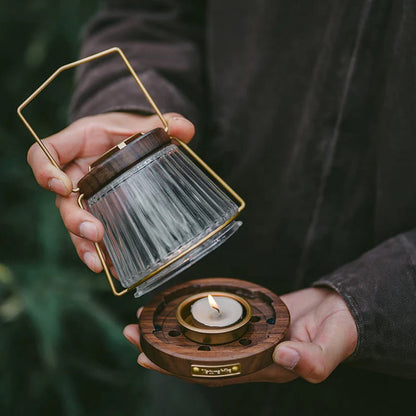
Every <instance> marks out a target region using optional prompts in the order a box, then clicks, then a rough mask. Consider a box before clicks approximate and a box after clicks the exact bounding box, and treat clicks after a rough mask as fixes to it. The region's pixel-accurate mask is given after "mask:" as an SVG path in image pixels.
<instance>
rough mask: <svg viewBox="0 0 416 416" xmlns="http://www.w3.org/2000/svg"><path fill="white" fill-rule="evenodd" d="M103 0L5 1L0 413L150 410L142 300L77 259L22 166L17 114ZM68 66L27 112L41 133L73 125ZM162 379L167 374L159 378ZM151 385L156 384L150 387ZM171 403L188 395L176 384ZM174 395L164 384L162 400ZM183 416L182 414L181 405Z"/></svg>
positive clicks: (69, 51) (49, 200) (73, 47)
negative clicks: (119, 293) (127, 329)
mask: <svg viewBox="0 0 416 416" xmlns="http://www.w3.org/2000/svg"><path fill="white" fill-rule="evenodd" d="M98 5H99V2H98V1H95V0H94V1H91V0H88V1H85V0H84V1H81V0H71V1H65V0H53V1H52V0H48V1H47V0H36V1H28V0H24V1H21V2H5V1H3V2H0V19H1V26H0V39H1V40H0V42H1V55H2V56H1V62H2V63H1V67H0V71H1V102H0V106H1V110H0V117H1V119H0V137H1V148H0V181H1V186H0V210H1V212H0V235H1V238H0V244H1V247H0V414H1V415H4V416H6V415H24V414H30V415H84V414H89V415H121V414H149V413H150V414H155V413H157V406H158V400H159V397H160V396H159V397H157V395H155V391H159V388H158V387H157V385H158V383H161V382H163V379H162V378H161V376H159V375H156V374H152V373H150V372H149V371H147V370H144V369H142V368H141V367H139V366H138V365H137V364H136V358H137V351H136V350H135V348H133V347H132V346H131V345H130V344H129V343H128V342H127V341H126V340H125V339H124V337H123V336H122V329H123V326H124V325H125V324H127V323H128V322H132V321H134V318H135V311H136V309H137V307H138V306H139V304H140V303H141V304H142V303H143V301H140V302H138V301H137V300H135V299H134V298H133V297H132V296H131V295H130V296H127V297H124V298H122V299H117V298H115V297H114V296H113V295H111V293H110V291H109V289H108V287H107V284H106V282H105V278H104V277H103V275H99V276H96V275H94V274H93V273H92V272H89V271H88V269H87V268H86V267H85V266H84V265H83V264H82V263H81V262H80V261H79V259H78V258H77V256H76V254H75V250H74V249H73V247H72V245H71V242H70V239H69V236H68V234H67V232H66V230H65V228H64V226H63V224H62V221H61V219H60V217H59V215H58V212H57V210H56V208H55V203H54V196H53V195H52V194H50V193H49V192H48V191H46V190H43V189H41V188H40V187H39V186H38V185H37V184H36V182H35V180H34V178H33V176H32V173H31V170H30V168H29V166H28V165H27V163H26V153H27V150H28V149H29V147H30V145H31V144H32V136H31V135H30V134H29V132H28V131H27V129H26V128H25V127H24V125H23V123H21V121H20V119H19V118H18V116H17V114H16V109H17V107H18V105H19V104H20V103H21V102H23V100H24V99H26V98H27V97H28V96H29V95H30V94H31V93H32V92H33V91H34V90H35V89H36V88H37V87H38V86H39V85H40V84H41V83H42V82H43V81H44V80H45V79H46V78H47V77H48V76H49V75H51V74H52V73H53V71H55V70H56V69H57V68H58V67H59V66H61V65H63V64H66V63H68V62H71V61H73V60H76V59H77V57H78V48H79V43H80V38H81V32H82V27H83V26H84V24H85V22H86V21H87V19H88V17H89V16H91V14H92V13H93V12H94V11H95V10H96V9H97V7H98ZM73 75H74V74H73V73H71V74H68V75H67V74H66V73H65V74H63V75H62V76H61V77H58V78H57V80H56V81H55V82H54V83H53V84H52V85H51V86H50V87H48V88H47V90H46V91H45V93H43V94H42V97H41V98H39V99H36V100H35V101H34V102H33V104H31V105H29V106H28V107H27V109H26V110H25V111H24V114H25V116H27V118H28V119H29V121H30V123H31V124H32V126H33V127H34V129H35V131H37V132H39V135H40V137H45V136H47V135H49V134H52V133H54V132H56V131H58V130H60V129H61V128H63V127H64V126H65V125H66V124H67V104H68V102H69V97H70V94H71V91H72V82H73ZM160 380H162V381H160ZM155 383H156V387H155ZM177 394H178V396H177V397H175V400H182V399H183V398H181V396H180V388H179V390H177ZM168 396H169V392H168V391H167V392H165V397H168ZM185 414H186V412H185Z"/></svg>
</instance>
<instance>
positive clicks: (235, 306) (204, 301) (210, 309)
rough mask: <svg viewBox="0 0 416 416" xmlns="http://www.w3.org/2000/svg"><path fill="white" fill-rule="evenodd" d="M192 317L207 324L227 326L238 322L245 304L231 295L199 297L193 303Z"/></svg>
mask: <svg viewBox="0 0 416 416" xmlns="http://www.w3.org/2000/svg"><path fill="white" fill-rule="evenodd" d="M191 314H192V317H193V318H194V319H195V320H196V321H198V322H199V323H201V324H203V325H206V326H213V327H225V326H229V325H233V324H235V323H236V322H238V321H239V320H240V319H241V317H242V316H243V306H242V305H241V303H240V302H238V301H237V300H235V299H232V298H230V297H225V296H216V297H215V298H214V297H213V296H211V295H208V296H207V297H203V298H201V299H198V300H197V301H196V302H194V303H193V304H192V305H191Z"/></svg>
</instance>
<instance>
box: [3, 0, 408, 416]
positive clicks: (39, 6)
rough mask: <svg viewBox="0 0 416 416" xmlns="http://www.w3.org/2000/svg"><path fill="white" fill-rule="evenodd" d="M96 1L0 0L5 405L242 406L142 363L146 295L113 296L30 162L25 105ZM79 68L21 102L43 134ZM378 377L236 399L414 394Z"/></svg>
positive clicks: (286, 410)
mask: <svg viewBox="0 0 416 416" xmlns="http://www.w3.org/2000/svg"><path fill="white" fill-rule="evenodd" d="M98 7H99V2H98V1H97V0H84V1H81V0H71V1H68V0H36V1H29V0H23V1H20V2H5V1H3V2H1V3H0V21H1V25H0V42H1V66H0V71H1V84H0V85H1V90H0V91H1V98H2V99H1V101H0V106H1V109H0V117H1V119H0V137H1V147H0V210H1V211H0V415H2V416H3V415H5V416H6V415H7V416H9V415H33V416H36V415H70V416H72V415H75V416H78V415H94V416H95V415H100V416H101V415H102V416H106V415H164V414H168V415H181V416H186V415H191V414H192V415H195V414H197V415H198V416H205V415H212V414H213V413H212V411H211V410H210V409H211V408H212V407H217V408H222V409H223V410H224V411H225V410H227V412H226V414H234V413H233V412H232V411H230V409H232V408H233V403H232V401H231V402H227V403H225V402H224V403H220V402H219V400H218V398H219V397H220V396H219V395H218V396H217V392H218V390H204V389H201V388H198V387H196V386H194V385H188V384H185V383H183V382H181V381H178V380H176V379H172V378H168V377H165V376H161V375H159V374H157V373H154V372H150V371H148V370H145V369H142V368H141V367H139V366H138V365H137V364H136V359H137V354H138V353H137V351H136V349H135V348H134V347H132V346H131V345H130V344H129V343H128V342H127V341H126V340H125V339H124V337H123V335H122V329H123V327H124V325H125V324H127V323H129V322H134V319H135V313H136V310H137V308H138V306H140V305H143V304H144V303H145V302H146V301H147V300H148V299H147V298H141V299H140V300H136V299H134V298H133V296H132V295H126V296H125V297H122V298H115V297H114V296H113V295H112V294H111V293H110V290H109V288H108V285H107V283H106V281H105V278H104V276H103V274H101V275H98V276H96V275H94V274H93V273H92V272H89V271H88V269H87V267H86V266H84V265H83V264H82V263H81V261H80V260H79V259H78V258H77V256H76V253H75V250H74V249H73V247H72V244H71V242H70V238H69V236H68V234H67V232H66V230H65V228H64V226H63V224H62V221H61V219H60V216H59V214H58V212H57V210H56V208H55V203H54V196H53V195H52V194H51V193H49V192H48V191H46V190H43V189H41V188H40V187H39V186H38V185H37V184H36V182H35V180H34V178H33V176H32V173H31V170H30V168H29V166H28V165H27V163H26V153H27V150H28V149H29V147H30V145H31V144H32V142H33V139H32V136H31V135H30V133H29V132H28V131H27V129H26V128H25V127H24V125H23V123H21V121H20V120H19V118H18V116H17V114H16V109H17V107H18V105H19V104H21V102H23V101H24V100H25V99H26V98H27V97H28V96H29V95H30V94H31V93H32V92H33V91H34V90H35V89H36V88H37V87H38V86H39V85H40V84H41V83H42V82H43V81H44V80H45V79H46V78H47V77H48V76H49V75H51V74H52V73H53V72H54V71H55V70H56V69H57V68H58V67H59V66H61V65H63V64H66V63H68V62H71V61H74V60H76V59H77V58H78V49H79V44H80V39H81V33H82V28H83V27H84V25H85V23H86V21H87V20H88V18H89V17H90V16H91V15H92V14H93V13H94V11H95V10H96V9H97V8H98ZM73 76H74V74H73V73H72V72H71V73H65V74H63V75H62V76H60V77H58V79H57V80H56V81H54V83H53V84H52V85H51V86H50V87H48V89H47V90H46V91H45V93H43V94H42V96H41V97H39V98H37V99H36V100H35V101H34V103H33V104H31V105H29V106H28V107H27V109H26V110H25V111H24V114H25V115H26V116H27V118H28V119H29V121H30V123H31V124H32V126H33V127H34V129H35V130H36V131H37V132H39V135H40V137H46V136H47V135H50V134H52V133H54V132H56V131H58V130H60V129H61V128H63V127H65V126H66V125H67V119H68V116H67V108H68V103H69V99H70V95H71V92H72V87H73ZM156 101H157V100H156ZM349 373H351V374H350V375H351V377H349V379H348V380H349V381H346V378H345V375H346V374H347V375H348V374H349ZM371 377H372V376H371V375H370V374H366V373H362V374H361V376H357V374H356V373H354V372H353V371H352V370H351V369H349V368H343V369H341V371H337V372H335V373H334V374H333V375H332V376H331V377H330V380H329V382H328V384H327V383H326V382H325V383H322V384H321V385H318V386H313V385H309V384H308V383H306V382H303V381H302V380H298V381H296V382H294V383H289V384H288V385H283V386H279V388H278V389H277V386H275V385H272V384H269V385H266V384H261V385H256V386H253V385H248V386H245V388H244V389H241V390H238V392H237V393H238V394H239V396H238V400H244V401H247V403H251V404H252V405H253V406H254V407H253V408H250V406H247V409H246V414H254V415H257V414H266V413H267V414H279V415H283V414H284V415H295V414H299V415H312V414H322V415H326V414H341V413H342V414H351V409H354V411H355V412H356V414H363V413H362V412H361V411H360V410H362V407H361V406H362V403H356V402H355V397H357V396H360V394H361V392H362V391H366V392H367V395H368V403H369V404H370V406H371V407H372V408H373V410H374V412H368V411H365V414H377V415H380V414H391V409H396V410H397V408H398V407H400V405H402V407H403V406H404V405H405V403H404V401H403V400H401V399H400V398H399V397H397V395H396V394H395V393H394V392H398V391H402V393H403V396H404V397H406V398H407V399H410V400H411V399H412V397H411V394H410V392H413V391H414V389H413V388H412V385H410V384H407V383H405V382H402V381H400V380H388V379H387V378H386V383H387V382H388V383H390V384H388V385H389V386H391V388H392V394H391V395H390V396H389V397H380V395H379V392H378V389H377V386H372V385H371V380H372V378H371ZM381 382H382V380H381ZM413 386H414V385H413ZM231 390H232V389H231V388H225V389H223V390H222V397H227V394H228V392H230V395H229V397H234V400H235V399H236V397H237V396H236V394H235V392H234V396H232V391H231ZM208 392H209V393H208ZM259 392H261V393H262V396H261V395H258V393H259ZM335 392H337V394H335ZM348 392H352V393H348ZM406 392H408V393H409V394H407V393H406ZM267 394H274V395H275V394H278V395H279V397H280V398H282V401H281V403H280V407H279V408H278V409H275V408H273V409H268V410H267V409H266V410H264V411H263V413H261V412H259V411H258V409H259V408H261V407H262V405H263V404H262V403H260V402H257V401H256V400H257V397H263V396H264V395H267ZM207 400H209V402H207ZM208 403H209V404H211V405H212V406H210V405H209V404H208ZM207 404H208V405H207ZM257 405H258V406H257ZM313 409H315V410H313ZM317 409H318V410H317ZM366 409H367V407H366ZM409 410H410V411H411V408H409ZM264 412H266V413H264ZM399 413H400V411H399ZM223 414H224V413H223Z"/></svg>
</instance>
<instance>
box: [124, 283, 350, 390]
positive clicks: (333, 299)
mask: <svg viewBox="0 0 416 416" xmlns="http://www.w3.org/2000/svg"><path fill="white" fill-rule="evenodd" d="M281 298H282V300H283V301H284V302H285V303H286V305H287V307H288V309H289V312H290V315H291V324H290V328H289V331H288V333H287V335H286V338H285V340H284V341H283V342H281V343H280V344H279V345H278V346H277V347H276V348H275V351H274V353H273V361H274V363H273V364H271V365H270V366H268V367H266V368H264V369H263V370H260V371H257V372H256V373H252V374H249V375H246V376H242V377H236V378H225V379H222V380H218V379H216V380H208V379H195V380H193V379H192V381H193V382H196V383H201V384H206V385H210V386H224V385H227V384H237V383H248V382H270V383H285V382H288V381H292V380H294V379H295V378H297V377H302V378H304V379H305V380H307V381H309V382H311V383H320V382H321V381H323V380H325V379H326V378H327V377H328V376H329V375H330V374H331V373H332V371H333V370H334V369H335V368H336V367H337V366H338V365H339V364H340V363H341V362H342V361H344V360H345V359H346V358H348V357H349V356H350V355H351V354H352V353H353V352H354V350H355V347H356V344H357V329H356V326H355V322H354V319H353V317H352V315H351V313H350V311H349V310H348V308H347V305H346V304H345V302H344V300H343V299H342V297H341V296H340V295H338V294H337V293H336V292H335V291H333V290H330V289H324V288H308V289H303V290H299V291H296V292H292V293H289V294H287V295H284V296H281ZM140 312H141V309H139V311H138V316H139V315H140ZM124 335H125V337H126V338H127V339H128V340H129V341H130V342H131V343H132V344H134V345H136V346H137V347H138V348H139V349H140V333H139V329H138V325H128V326H127V327H126V328H125V329H124ZM137 362H138V363H139V364H140V365H141V366H142V367H145V368H148V369H151V370H155V371H159V372H160V373H163V374H169V375H173V374H170V373H168V372H167V371H165V370H163V369H161V368H160V367H158V366H156V365H155V364H154V363H152V362H151V361H150V360H149V359H148V358H147V357H146V356H145V355H144V354H143V353H141V354H140V355H139V358H138V360H137ZM186 380H187V381H189V380H190V378H187V379H186Z"/></svg>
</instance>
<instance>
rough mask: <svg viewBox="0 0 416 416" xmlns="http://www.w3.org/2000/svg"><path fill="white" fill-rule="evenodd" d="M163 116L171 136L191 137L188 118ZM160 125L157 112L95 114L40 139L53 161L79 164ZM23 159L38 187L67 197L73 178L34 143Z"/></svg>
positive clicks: (172, 115)
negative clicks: (51, 160)
mask: <svg viewBox="0 0 416 416" xmlns="http://www.w3.org/2000/svg"><path fill="white" fill-rule="evenodd" d="M164 117H165V119H166V121H167V123H168V125H169V133H170V134H171V135H172V136H175V137H178V138H179V139H181V140H183V141H185V142H189V140H191V138H192V137H193V135H194V133H195V128H194V126H193V124H192V123H191V122H190V121H188V120H186V119H185V118H184V117H182V116H181V115H179V114H176V113H167V114H165V115H164ZM161 126H162V123H161V121H160V119H159V117H158V116H157V115H152V116H139V115H137V114H131V113H107V114H99V115H96V116H92V117H85V118H84V119H80V120H78V121H76V122H75V123H73V124H71V125H70V126H68V127H67V128H66V129H64V130H62V131H60V132H59V133H56V134H54V135H52V136H50V137H48V138H46V139H44V140H43V141H42V142H43V143H44V145H45V146H46V147H47V148H48V150H49V152H50V153H51V155H52V157H53V158H54V159H55V161H56V162H57V164H58V165H59V166H60V167H64V166H65V165H67V164H68V163H70V162H72V161H73V160H75V159H81V163H82V160H84V159H85V158H91V157H92V158H93V159H96V158H97V157H99V156H100V155H101V154H103V153H105V152H106V151H107V150H108V149H110V148H111V147H113V146H114V145H116V144H118V143H119V142H120V141H122V140H124V139H125V138H127V137H129V136H131V135H132V134H135V133H137V132H140V131H144V132H145V131H148V130H151V129H153V128H155V127H161ZM27 161H28V163H29V165H30V166H31V168H32V170H33V174H34V176H35V178H36V181H37V182H38V183H39V185H40V186H42V187H43V188H45V189H49V190H51V191H53V192H55V193H57V194H58V195H62V196H67V195H69V194H70V192H71V190H72V188H73V183H72V182H73V179H74V178H72V177H71V176H70V175H66V174H65V173H64V172H62V171H60V170H59V169H57V168H56V167H54V166H53V165H52V164H51V163H50V161H49V160H48V158H47V157H46V155H45V154H44V153H43V151H42V149H41V148H40V146H39V145H38V144H37V143H35V144H33V145H32V146H31V148H30V149H29V152H28V155H27ZM83 167H84V173H85V172H86V170H87V167H88V166H87V164H85V166H83ZM71 179H72V180H71ZM74 183H76V182H74Z"/></svg>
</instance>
